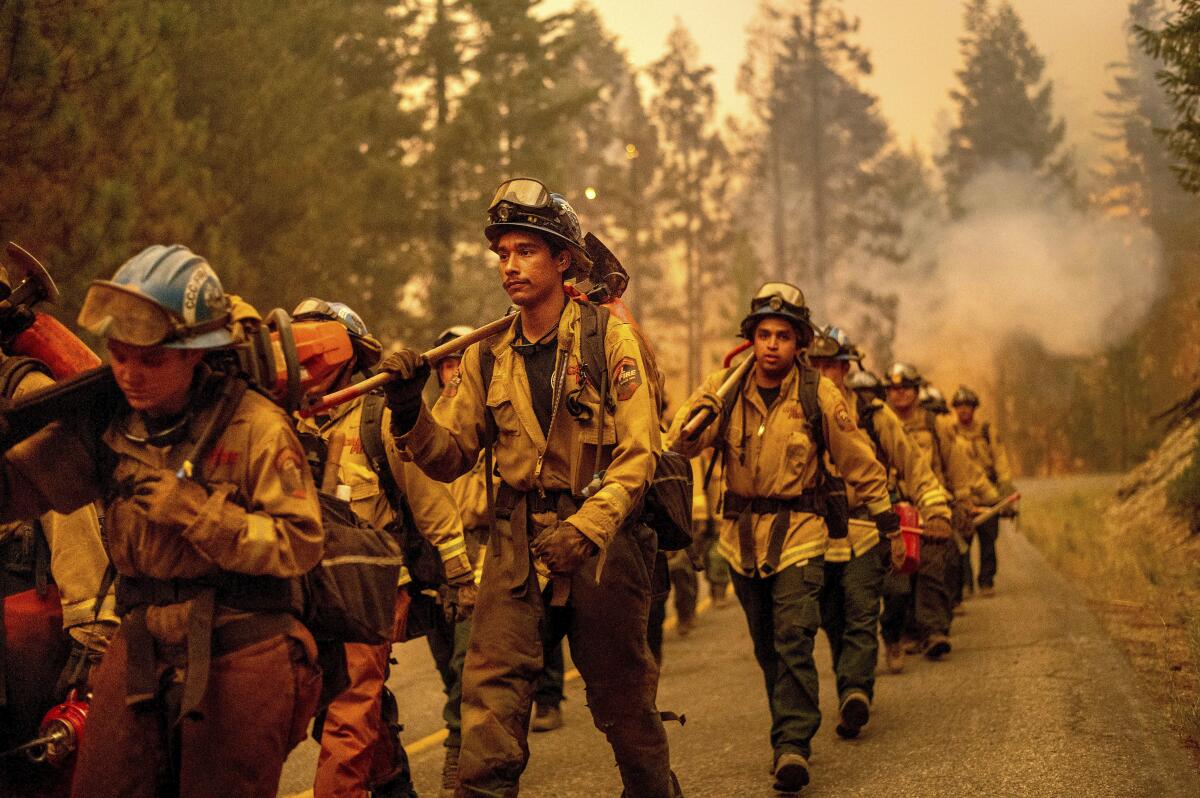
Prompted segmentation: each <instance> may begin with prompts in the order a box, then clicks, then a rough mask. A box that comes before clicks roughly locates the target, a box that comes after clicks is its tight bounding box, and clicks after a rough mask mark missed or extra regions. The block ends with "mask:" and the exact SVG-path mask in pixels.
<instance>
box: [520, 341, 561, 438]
mask: <svg viewBox="0 0 1200 798" xmlns="http://www.w3.org/2000/svg"><path fill="white" fill-rule="evenodd" d="M517 323H518V324H520V321H518V322H517ZM513 351H514V352H516V353H517V354H518V355H520V356H521V357H522V358H523V359H524V360H525V376H527V377H528V378H529V399H530V401H531V403H532V404H533V412H534V414H535V415H536V416H537V420H538V424H540V425H541V427H542V434H546V433H548V432H549V431H550V417H551V416H552V415H553V414H554V366H555V360H556V358H557V355H558V334H557V327H556V328H555V332H554V333H553V335H552V337H551V338H550V339H548V340H547V339H545V338H543V339H542V340H541V341H538V342H537V343H534V344H531V343H529V342H527V341H526V340H525V332H524V331H523V330H521V329H519V328H518V329H517V336H516V343H515V344H514V345H513Z"/></svg>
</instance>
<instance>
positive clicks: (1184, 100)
mask: <svg viewBox="0 0 1200 798" xmlns="http://www.w3.org/2000/svg"><path fill="white" fill-rule="evenodd" d="M1178 6H1179V7H1178V9H1177V10H1176V12H1175V14H1173V15H1172V16H1171V17H1170V18H1169V19H1168V20H1166V21H1165V22H1164V24H1163V27H1162V28H1161V29H1159V30H1155V29H1153V28H1151V27H1150V24H1151V23H1150V21H1149V20H1147V21H1146V22H1145V23H1139V24H1138V26H1137V28H1136V30H1137V32H1138V36H1139V38H1140V41H1141V44H1142V46H1143V48H1145V51H1146V52H1147V53H1148V54H1150V56H1151V57H1153V58H1154V59H1155V60H1157V61H1161V62H1162V65H1163V69H1162V70H1161V71H1160V72H1159V73H1158V80H1159V82H1160V83H1161V84H1162V87H1163V88H1164V89H1165V90H1166V92H1167V97H1168V98H1169V99H1170V101H1171V107H1172V110H1173V111H1174V112H1175V119H1174V120H1173V121H1174V125H1173V126H1172V127H1170V128H1169V129H1168V130H1167V132H1166V140H1167V146H1168V147H1169V148H1170V150H1171V153H1172V154H1173V155H1174V156H1175V157H1176V158H1177V159H1178V160H1179V163H1178V164H1176V166H1175V169H1176V172H1177V174H1178V175H1179V181H1180V184H1181V185H1182V186H1183V187H1184V188H1185V189H1187V190H1188V191H1191V192H1193V193H1198V192H1200V0H1178Z"/></svg>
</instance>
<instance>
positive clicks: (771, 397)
mask: <svg viewBox="0 0 1200 798" xmlns="http://www.w3.org/2000/svg"><path fill="white" fill-rule="evenodd" d="M782 389H783V386H782V385H776V386H775V387H774V388H764V387H762V386H761V385H760V386H758V395H759V396H761V397H762V400H763V404H765V405H766V406H767V409H768V410H770V409H771V405H773V404H775V400H777V399H778V398H779V391H780V390H782Z"/></svg>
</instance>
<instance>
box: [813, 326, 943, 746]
mask: <svg viewBox="0 0 1200 798" xmlns="http://www.w3.org/2000/svg"><path fill="white" fill-rule="evenodd" d="M809 359H810V360H811V362H812V363H813V365H814V366H816V367H817V368H818V369H819V370H820V371H821V374H822V376H824V377H826V378H828V379H829V380H830V381H832V382H833V384H834V385H836V386H837V387H838V389H839V390H840V391H841V392H842V396H844V397H845V398H846V406H847V408H848V409H849V410H850V415H851V417H852V418H853V419H854V422H855V424H857V425H858V426H859V428H860V429H862V430H863V431H864V432H865V433H866V434H867V438H868V439H869V440H870V441H871V445H872V448H873V449H874V450H875V456H876V458H877V459H878V460H879V462H880V463H882V464H883V466H884V468H885V469H886V470H887V473H888V487H889V491H890V492H891V495H892V497H893V500H898V499H899V498H900V497H904V498H905V499H907V500H910V501H912V503H913V504H915V505H916V506H917V508H918V510H919V511H920V514H921V519H922V521H923V522H924V526H925V527H926V528H931V527H932V528H933V529H934V530H935V531H937V532H939V533H940V534H942V535H949V534H950V506H949V497H947V496H946V494H945V492H944V491H943V490H942V487H941V485H940V484H939V483H938V481H937V478H936V477H935V476H934V475H933V471H932V470H931V469H930V466H929V456H928V455H927V454H925V452H923V451H922V450H921V448H920V447H918V446H917V445H916V444H915V443H914V442H913V441H912V439H911V438H909V437H908V434H907V433H905V431H904V427H903V425H902V424H901V423H900V420H899V419H898V418H896V414H895V413H893V412H892V411H891V410H890V409H888V407H887V405H885V404H884V403H883V402H882V401H880V400H879V399H878V398H876V397H874V396H871V397H870V398H869V399H863V398H859V397H856V396H855V395H854V394H853V393H852V392H851V390H850V388H849V387H848V386H847V384H846V382H847V377H848V375H849V372H850V364H851V363H858V365H859V367H860V368H861V366H862V354H861V353H860V352H859V351H858V349H857V347H855V346H854V344H853V342H851V340H850V339H849V337H848V336H847V335H846V334H845V332H844V331H842V330H841V329H840V328H837V327H833V328H830V329H828V330H827V331H826V333H825V334H824V335H823V336H821V337H820V338H819V339H818V340H817V342H816V344H814V346H813V347H812V349H811V350H810V352H809ZM847 492H848V493H849V494H850V495H849V496H848V499H849V504H850V514H851V520H850V524H849V534H848V535H847V537H846V538H845V539H843V540H833V541H830V544H829V551H828V552H826V554H825V588H824V591H823V592H822V596H821V625H822V626H823V627H824V629H825V633H826V635H828V637H829V647H830V650H831V652H832V654H833V669H834V673H835V674H836V675H837V690H838V705H839V708H840V717H839V723H838V726H837V732H838V734H839V735H840V736H842V737H845V738H854V737H857V736H858V733H859V730H860V729H861V728H862V727H863V726H865V725H866V723H867V721H868V720H869V719H870V709H871V703H872V701H873V700H874V687H875V662H876V659H877V657H878V650H879V644H878V639H877V637H876V627H877V625H878V622H879V605H880V598H881V597H882V591H883V584H884V578H885V575H886V573H887V566H888V563H889V562H890V561H891V560H892V559H893V558H895V559H897V560H902V557H903V554H902V551H898V552H896V553H895V554H892V552H891V551H890V547H889V546H888V545H887V542H886V541H882V540H880V538H879V534H878V532H877V531H876V530H875V528H874V526H872V525H871V524H869V523H867V513H866V508H864V507H863V506H862V503H861V502H860V501H859V499H858V496H857V495H855V494H854V493H852V492H851V491H850V489H849V488H848V489H847ZM900 578H902V579H907V577H900ZM888 667H889V669H891V670H892V671H893V672H898V671H899V670H900V669H902V668H903V660H901V661H899V662H896V661H895V660H893V659H891V658H889V660H888Z"/></svg>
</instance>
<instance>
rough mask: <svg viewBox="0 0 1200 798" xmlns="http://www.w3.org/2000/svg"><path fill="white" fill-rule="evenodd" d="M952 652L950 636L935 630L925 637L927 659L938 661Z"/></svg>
mask: <svg viewBox="0 0 1200 798" xmlns="http://www.w3.org/2000/svg"><path fill="white" fill-rule="evenodd" d="M949 653H950V638H948V637H946V636H945V635H944V634H940V633H938V632H934V633H933V634H931V635H930V636H929V637H927V638H925V659H931V660H934V661H937V660H939V659H941V658H942V657H944V656H946V655H947V654H949Z"/></svg>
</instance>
